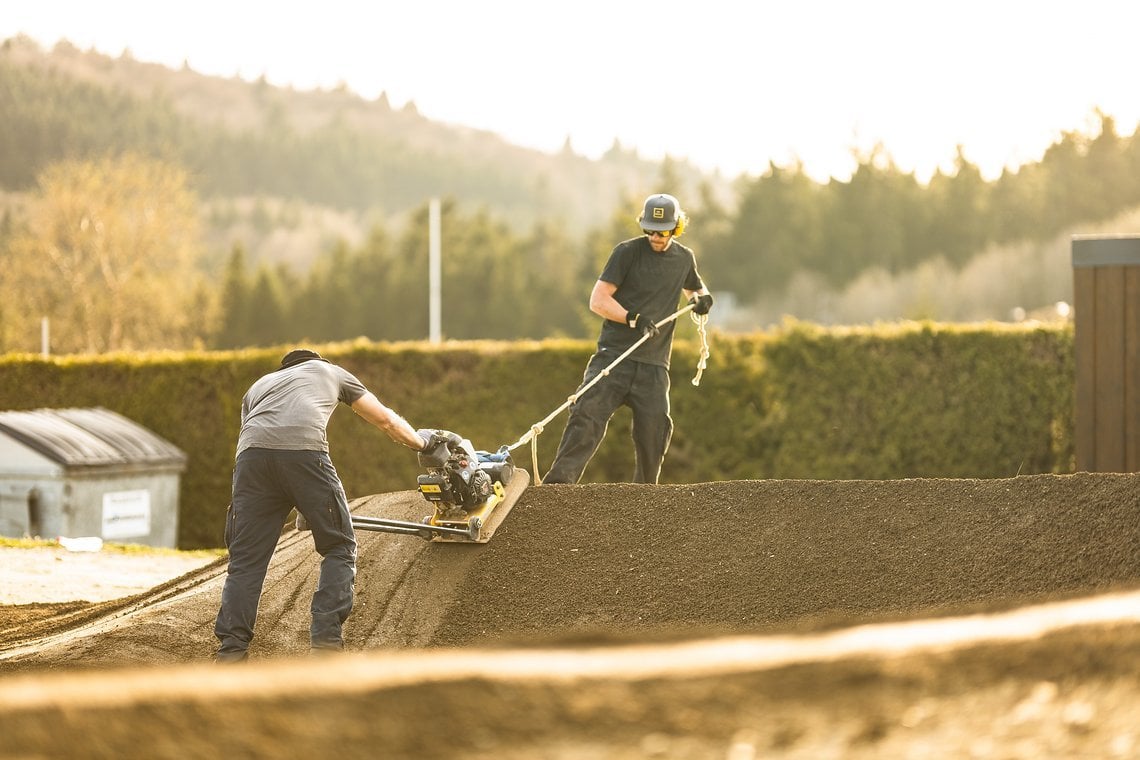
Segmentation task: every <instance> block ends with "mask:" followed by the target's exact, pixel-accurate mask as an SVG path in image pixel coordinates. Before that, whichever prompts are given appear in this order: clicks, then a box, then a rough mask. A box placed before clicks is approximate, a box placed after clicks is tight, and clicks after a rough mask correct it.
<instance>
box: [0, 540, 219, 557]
mask: <svg viewBox="0 0 1140 760" xmlns="http://www.w3.org/2000/svg"><path fill="white" fill-rule="evenodd" d="M58 546H59V542H58V541H56V540H55V539H54V538H9V537H6V536H0V549H5V548H6V549H39V548H56V547H58ZM102 551H104V552H109V553H112V554H138V555H146V556H154V555H156V554H158V555H168V556H169V555H176V556H180V557H202V558H210V557H221V556H223V555H225V553H226V550H225V549H193V550H191V551H182V550H180V549H168V548H165V547H161V546H144V545H143V544H116V543H108V542H106V541H104V542H103V549H102Z"/></svg>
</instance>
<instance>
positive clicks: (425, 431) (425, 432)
mask: <svg viewBox="0 0 1140 760" xmlns="http://www.w3.org/2000/svg"><path fill="white" fill-rule="evenodd" d="M416 434H417V435H419V437H420V438H423V439H424V447H423V448H422V449H420V450H421V451H428V450H429V449H430V448H431V447H432V445H433V444H435V443H438V442H439V441H438V439H437V438H436V435H435V431H434V430H431V429H429V428H420V429H419V430H417V431H416Z"/></svg>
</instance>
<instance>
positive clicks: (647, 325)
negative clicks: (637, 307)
mask: <svg viewBox="0 0 1140 760" xmlns="http://www.w3.org/2000/svg"><path fill="white" fill-rule="evenodd" d="M625 323H626V324H627V325H629V326H630V327H631V328H632V329H634V330H640V331H641V334H642V335H648V336H649V337H650V338H653V337H656V335H657V334H658V333H660V332H661V330H660V328H658V327H657V323H656V322H654V321H653V320H652V319H650V318H649V317H643V316H641V315H640V314H634V313H633V312H632V311H627V312H626V313H625Z"/></svg>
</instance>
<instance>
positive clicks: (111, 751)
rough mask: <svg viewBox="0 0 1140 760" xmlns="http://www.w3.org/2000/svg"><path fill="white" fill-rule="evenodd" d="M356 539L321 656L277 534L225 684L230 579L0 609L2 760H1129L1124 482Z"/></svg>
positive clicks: (927, 492)
mask: <svg viewBox="0 0 1140 760" xmlns="http://www.w3.org/2000/svg"><path fill="white" fill-rule="evenodd" d="M353 509H354V511H357V512H359V513H362V514H374V515H383V516H389V517H399V518H404V519H418V517H420V516H422V515H423V514H425V513H426V511H427V505H426V503H425V502H424V501H423V500H422V498H421V497H420V496H419V495H418V494H417V493H416V492H414V491H406V492H398V493H392V494H381V495H377V496H371V497H367V498H363V499H358V500H356V501H354V502H353ZM358 537H359V541H360V561H359V566H358V574H357V580H356V591H357V598H356V607H355V610H354V613H353V616H352V618H351V619H350V620H349V623H348V625H347V627H346V638H347V642H348V646H349V649H350V650H352V651H350V652H349V653H346V654H344V655H340V656H334V657H331V658H328V657H326V658H320V659H314V658H312V657H310V655H309V654H308V649H307V646H308V624H309V612H308V604H309V597H310V595H311V594H312V590H313V588H314V586H315V583H316V574H317V569H318V558H317V557H316V555H315V553H314V552H313V550H312V545H311V540H310V539H309V537H308V535H307V534H304V533H297V532H296V531H293V530H291V529H288V530H286V531H285V532H284V533H283V535H282V540H281V544H280V546H279V549H278V552H277V554H276V556H275V558H274V561H273V563H272V565H271V567H270V572H269V577H268V580H267V583H266V587H265V592H264V595H263V598H262V605H261V613H260V617H259V619H258V627H257V633H256V639H255V643H254V646H253V648H252V650H251V655H252V660H251V662H250V663H249V664H247V665H243V666H237V667H230V668H225V667H219V666H214V665H212V664H210V662H209V659H210V655H211V654H212V651H213V646H214V640H213V636H212V626H213V619H214V615H215V613H216V611H217V603H218V598H219V594H220V588H221V583H222V580H223V578H224V572H225V565H224V562H219V563H216V564H214V565H211V566H209V567H207V568H205V569H204V570H202V571H199V572H196V573H192V574H190V575H187V576H183V577H182V578H179V579H177V580H175V581H173V582H171V583H169V584H166V585H164V586H160V587H159V588H157V589H155V590H153V591H152V592H150V593H147V594H143V595H140V596H138V597H132V598H129V599H126V600H121V601H118V602H111V603H107V604H103V605H90V606H82V605H80V606H78V607H77V606H76V605H61V606H58V607H52V606H50V605H24V606H19V607H12V608H4V607H0V736H3V737H4V739H3V742H0V756H4V757H36V756H61V755H65V756H106V757H112V756H124V755H127V754H130V755H136V754H139V753H141V754H142V755H145V756H148V757H202V756H207V755H209V754H217V753H223V752H224V753H225V754H226V756H227V757H255V756H256V757H299V756H306V755H307V756H312V755H325V754H329V753H330V752H331V751H333V749H334V748H335V752H336V754H337V755H338V756H340V757H441V758H442V757H449V758H492V757H493V758H496V759H497V760H512V759H514V758H519V759H520V760H521V758H635V757H663V758H706V757H715V758H730V760H745V759H746V758H753V757H787V758H792V757H811V758H820V757H882V756H920V757H965V756H979V757H989V756H993V757H1049V756H1056V757H1062V756H1064V757H1073V756H1079V757H1084V756H1087V757H1140V728H1138V726H1140V678H1138V676H1140V673H1138V671H1140V476H1133V475H1104V474H1077V475H1063V476H1052V475H1034V476H1026V477H1018V478H1011V479H999V480H967V479H956V480H948V479H922V480H894V481H806V480H797V481H777V480H773V481H733V482H722V483H702V484H694V485H669V486H639V485H628V484H627V485H582V486H532V487H531V488H530V489H528V490H527V491H526V493H524V495H523V497H522V499H521V500H520V502H519V503H518V505H516V507H515V509H514V511H513V512H512V513H511V515H510V517H509V519H508V520H507V521H506V522H505V523H504V524H503V525H502V527H500V528H499V531H498V532H497V533H496V534H495V537H494V539H493V540H492V541H491V542H490V543H488V544H485V545H456V544H433V543H427V542H425V541H423V540H421V539H419V538H416V537H413V536H398V535H391V534H381V533H366V532H363V531H362V532H360V533H358ZM108 671H109V672H108Z"/></svg>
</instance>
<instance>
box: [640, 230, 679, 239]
mask: <svg viewBox="0 0 1140 760" xmlns="http://www.w3.org/2000/svg"><path fill="white" fill-rule="evenodd" d="M642 232H644V233H645V234H646V235H648V236H649V237H659V238H667V237H669V236H671V235H672V234H673V230H665V231H664V232H658V231H657V230H642Z"/></svg>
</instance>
